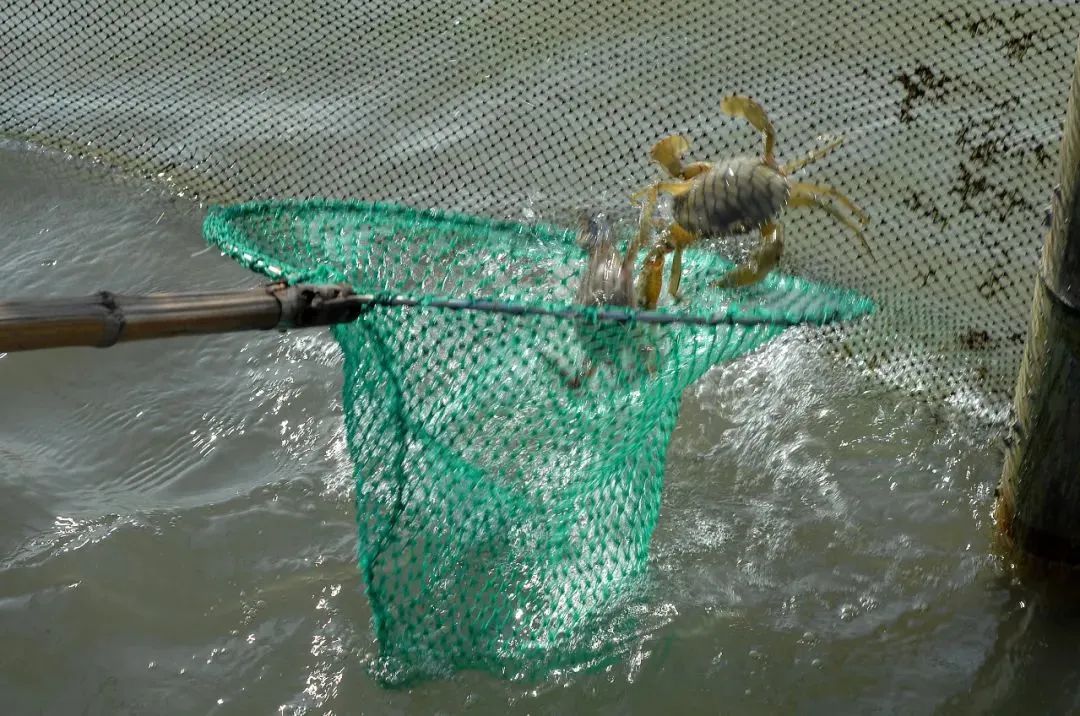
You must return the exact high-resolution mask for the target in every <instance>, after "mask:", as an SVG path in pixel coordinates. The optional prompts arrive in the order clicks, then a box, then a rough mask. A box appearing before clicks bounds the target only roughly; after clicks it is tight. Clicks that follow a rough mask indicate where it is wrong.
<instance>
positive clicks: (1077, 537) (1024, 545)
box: [995, 47, 1080, 565]
mask: <svg viewBox="0 0 1080 716" xmlns="http://www.w3.org/2000/svg"><path fill="white" fill-rule="evenodd" d="M1059 172H1060V176H1059V185H1058V188H1057V190H1055V192H1054V197H1053V200H1052V204H1051V206H1052V219H1051V226H1050V231H1049V233H1048V234H1047V236H1046V240H1045V244H1044V247H1043V255H1042V265H1041V267H1040V274H1039V278H1038V280H1037V281H1036V286H1035V296H1034V300H1033V302H1032V308H1031V325H1030V327H1029V329H1028V336H1027V343H1026V344H1025V346H1024V357H1023V362H1022V363H1021V367H1020V374H1019V378H1018V379H1017V383H1016V392H1015V395H1014V408H1015V421H1014V422H1013V425H1012V428H1011V431H1010V435H1009V437H1008V444H1009V449H1008V452H1007V454H1006V457H1005V465H1004V469H1003V470H1002V475H1001V482H1000V484H999V486H998V491H997V495H998V496H997V504H996V505H995V515H996V518H997V524H998V529H999V531H1000V533H1001V535H1002V536H1003V537H1004V538H1005V539H1006V541H1007V542H1008V543H1009V544H1011V545H1013V546H1015V547H1017V548H1019V549H1020V550H1022V551H1024V552H1027V553H1028V554H1031V555H1034V556H1036V557H1039V558H1042V559H1044V560H1049V561H1052V562H1064V563H1068V564H1073V565H1076V564H1080V47H1078V50H1077V56H1076V60H1075V64H1074V69H1073V81H1072V87H1071V88H1070V92H1069V104H1068V109H1067V111H1066V115H1065V126H1064V133H1063V137H1062V142H1061V163H1060V169H1059Z"/></svg>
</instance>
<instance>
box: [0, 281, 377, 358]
mask: <svg viewBox="0 0 1080 716" xmlns="http://www.w3.org/2000/svg"><path fill="white" fill-rule="evenodd" d="M348 297H349V294H348V289H347V287H343V286H334V285H313V284H298V285H294V286H288V285H286V284H284V283H275V284H270V285H268V286H263V287H261V288H256V289H250V290H245V291H229V292H180V293H155V294H146V295H121V294H116V293H112V292H110V291H99V292H98V293H96V294H94V295H92V296H85V297H77V298H52V299H44V300H36V301H4V302H0V352H5V353H6V352H13V351H27V350H37V349H42V348H65V347H77V346H85V347H96V348H107V347H109V346H113V345H116V344H117V343H122V342H128V341H138V340H148V339H153V338H172V337H176V336H189V335H200V334H212V333H228V332H233V331H247V330H271V329H277V330H287V329H290V328H305V327H308V326H325V325H330V324H332V323H346V322H349V321H354V320H356V318H357V317H359V315H360V314H361V313H362V312H363V311H364V310H367V308H369V307H370V306H368V305H366V304H363V303H360V302H356V301H350V300H345V299H347V298H348Z"/></svg>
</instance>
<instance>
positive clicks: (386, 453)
mask: <svg viewBox="0 0 1080 716" xmlns="http://www.w3.org/2000/svg"><path fill="white" fill-rule="evenodd" d="M630 233H632V229H631V231H630ZM205 234H206V237H207V239H208V240H209V241H210V242H211V243H212V244H213V245H215V246H218V247H220V248H221V249H222V250H223V251H224V252H225V253H227V254H228V255H230V256H232V257H234V258H236V259H237V260H238V261H241V262H242V263H244V264H246V265H247V266H250V267H252V268H254V269H256V270H258V271H260V272H262V273H264V274H266V275H267V276H270V277H275V278H285V279H287V280H289V281H290V282H301V281H320V282H321V281H328V282H334V283H336V282H347V283H349V284H350V285H351V286H353V287H354V288H355V289H356V290H357V291H358V292H361V293H364V294H373V295H376V296H385V297H390V296H394V295H410V296H417V297H422V299H423V300H424V301H426V302H430V301H433V300H439V299H451V298H460V297H463V296H475V297H478V298H498V299H500V300H502V301H506V302H508V303H510V304H512V305H513V306H515V307H518V308H521V309H525V308H528V309H537V311H542V310H550V311H553V312H554V311H556V310H559V309H567V308H572V309H573V310H574V311H575V312H576V314H577V315H576V317H572V318H568V317H565V316H557V315H545V314H543V313H539V312H537V313H530V314H528V315H524V314H523V315H512V314H507V313H489V312H481V311H476V310H449V309H446V308H432V307H429V306H426V305H420V306H414V307H400V306H393V307H390V306H379V307H376V308H373V309H372V310H371V311H370V312H369V313H367V314H365V315H364V316H363V317H361V319H360V320H359V321H357V322H356V323H354V324H349V325H342V326H336V327H335V328H334V329H333V331H334V335H335V337H336V338H337V340H338V342H339V344H340V345H341V347H342V352H343V354H344V357H345V388H344V405H345V423H346V428H347V435H348V442H349V449H350V455H351V458H352V460H353V463H354V465H355V470H356V478H357V521H358V524H359V527H360V540H359V545H360V547H359V562H360V569H361V572H362V574H363V577H364V581H365V585H366V587H367V594H368V597H369V599H370V601H371V606H372V612H373V614H374V619H375V630H376V635H377V637H378V639H379V648H380V655H381V659H380V661H379V663H378V664H377V665H376V674H377V675H378V676H379V677H380V678H383V679H385V680H387V681H390V682H401V681H405V680H408V679H410V678H413V677H417V676H425V675H426V676H430V675H435V674H446V673H449V671H450V670H452V669H453V668H463V667H476V668H487V669H495V670H499V671H502V672H504V673H508V674H528V675H536V674H539V673H542V672H543V670H544V669H546V668H549V667H555V666H565V665H571V664H572V665H578V666H580V665H581V664H583V663H589V662H596V661H598V660H600V661H602V660H603V659H605V658H610V657H611V655H612V654H617V653H619V652H620V650H621V647H622V646H624V644H623V643H622V642H623V641H624V640H625V639H628V638H630V636H631V635H632V634H633V633H634V631H633V630H632V628H631V625H630V622H629V621H628V620H629V619H630V617H631V615H632V609H631V607H633V606H634V604H635V599H636V598H638V597H640V595H641V591H640V587H641V586H642V584H643V582H642V578H643V577H644V576H645V568H646V565H647V556H648V545H649V540H650V537H651V535H652V531H653V527H654V526H655V524H656V519H657V516H658V514H659V509H660V497H661V487H662V477H663V468H664V462H665V452H666V449H667V443H668V439H669V437H670V436H671V431H672V429H673V428H674V426H675V420H676V416H677V414H678V410H679V403H680V400H681V397H682V393H683V391H684V390H685V389H686V387H687V386H689V385H690V384H691V383H692V382H694V381H695V380H697V379H698V378H700V377H701V376H702V375H703V374H704V373H705V371H706V370H708V369H709V368H710V367H711V366H713V365H714V364H716V363H718V362H720V361H724V360H731V359H734V358H736V357H738V356H740V355H743V354H745V353H746V352H748V351H751V350H753V349H754V348H756V347H758V346H759V345H761V344H762V343H763V342H764V341H766V340H768V339H770V338H772V337H774V336H776V335H778V334H779V333H780V332H781V331H783V330H784V329H785V328H787V327H789V326H791V325H794V324H797V323H803V322H805V323H817V324H822V323H826V322H829V321H834V320H846V319H853V318H857V317H860V316H864V315H866V314H868V313H869V312H871V311H872V310H873V306H872V305H871V304H870V302H869V301H868V300H866V299H865V298H863V297H861V296H858V295H856V294H854V293H852V292H849V291H843V290H839V289H835V288H830V287H827V286H821V285H816V284H811V283H809V282H807V281H804V280H802V279H798V278H792V277H787V276H780V275H773V276H770V277H769V278H768V279H767V280H765V281H764V282H762V283H761V284H759V285H756V286H754V287H751V288H749V289H745V290H739V291H709V292H703V293H702V294H700V295H697V296H695V297H694V299H693V300H692V302H691V303H690V305H689V307H688V308H686V309H684V311H683V314H684V315H686V316H694V317H697V318H702V319H710V320H724V319H729V320H730V321H731V322H730V323H726V324H719V325H696V324H687V323H679V324H648V325H647V324H643V323H637V322H629V323H628V322H613V321H608V322H599V321H597V320H596V319H595V315H593V314H591V313H590V311H589V309H588V307H585V306H575V304H574V301H575V295H576V293H577V288H578V285H579V282H580V281H581V280H582V277H583V269H584V267H585V265H586V263H587V262H586V260H585V256H584V253H583V251H582V249H581V248H580V246H579V245H578V243H577V237H576V235H575V233H574V232H572V231H568V230H565V229H563V230H560V229H557V228H554V227H548V226H544V225H539V224H532V225H529V226H525V225H522V224H518V223H515V222H508V221H501V222H490V221H484V220H481V219H477V218H474V217H469V216H460V215H453V214H446V213H441V212H432V211H415V210H411V209H408V208H404V207H395V206H388V205H373V204H368V203H358V202H330V201H323V200H314V201H307V202H295V201H293V202H255V203H250V204H245V205H241V206H235V207H225V208H218V209H214V210H213V211H211V212H210V214H209V215H208V217H207V219H206V223H205ZM619 238H622V239H623V240H622V242H621V243H625V239H626V238H627V237H619ZM731 265H732V264H731V263H730V262H728V261H725V260H723V259H722V258H720V257H719V256H718V255H717V254H714V253H707V252H702V253H696V254H695V255H692V256H690V257H688V261H687V262H686V272H687V276H688V278H693V277H698V278H700V277H701V276H705V275H709V276H717V275H721V274H722V273H723V272H724V271H725V270H727V269H728V268H730V267H731ZM590 365H593V366H595V367H596V370H595V372H594V373H593V374H592V376H591V378H590V379H588V380H579V381H578V382H577V383H575V380H576V379H581V378H582V377H583V376H584V375H586V374H587V373H586V372H587V368H588V366H590Z"/></svg>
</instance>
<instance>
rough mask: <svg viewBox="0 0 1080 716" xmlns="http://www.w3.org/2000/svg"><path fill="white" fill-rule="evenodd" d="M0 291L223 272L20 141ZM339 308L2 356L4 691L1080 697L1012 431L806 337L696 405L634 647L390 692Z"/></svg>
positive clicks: (1070, 621)
mask: <svg viewBox="0 0 1080 716" xmlns="http://www.w3.org/2000/svg"><path fill="white" fill-rule="evenodd" d="M0 215H2V216H3V217H4V222H3V226H2V228H0V267H3V271H4V275H5V279H6V280H5V284H4V288H3V296H4V297H37V296H45V295H71V294H83V293H87V292H91V291H94V290H97V289H100V288H108V289H111V290H114V291H121V292H122V291H132V292H137V291H148V290H178V289H216V288H228V287H244V286H251V285H256V284H258V283H259V282H260V279H259V277H257V276H255V275H253V274H251V273H249V272H247V271H245V270H243V269H241V268H240V267H238V266H236V265H235V264H233V263H232V262H231V261H229V260H226V259H223V258H221V257H220V256H218V255H217V254H215V253H214V252H210V251H206V250H205V246H204V244H203V243H202V240H201V237H200V222H201V218H202V213H201V210H199V209H198V208H197V207H195V206H193V205H191V204H188V203H186V202H185V201H184V200H177V199H170V198H168V197H166V196H162V195H161V194H160V193H159V192H157V191H156V190H153V189H146V188H142V187H139V186H133V185H130V184H119V183H116V182H106V181H102V180H100V179H92V178H91V177H89V176H88V175H87V174H86V173H85V172H75V171H73V170H72V167H71V166H70V165H69V163H67V162H65V161H63V160H59V159H56V158H53V157H49V156H44V155H40V154H33V153H27V152H23V151H18V150H17V149H16V148H13V147H12V146H4V147H3V148H2V150H0ZM340 371H341V369H340V355H339V352H338V349H337V347H336V345H335V344H334V343H333V342H332V340H331V339H330V337H329V335H328V334H327V333H326V332H325V331H321V330H320V331H310V332H297V333H292V334H288V335H278V334H260V333H250V334H235V335H228V336H213V337H200V338H182V339H173V340H169V341H156V342H147V343H141V344H130V345H122V346H117V347H114V348H110V349H108V350H95V349H64V350H53V351H42V352H35V353H24V354H9V355H6V356H3V357H0V386H2V389H3V396H4V408H3V410H0V465H2V468H3V469H2V470H0V634H2V635H3V640H4V649H3V650H2V652H0V694H2V695H3V700H4V703H5V711H6V712H7V713H72V712H87V713H129V712H130V713H148V712H150V713H269V712H273V711H278V712H282V713H433V712H439V713H456V712H460V711H469V712H474V713H576V712H585V711H587V712H598V713H628V712H632V713H657V712H661V711H665V712H666V711H672V712H676V713H686V712H695V713H697V712H707V713H776V712H805V713H824V712H835V711H841V712H849V713H865V712H868V711H886V712H892V711H903V712H905V713H927V712H933V711H935V710H938V709H941V710H945V711H949V712H954V711H985V710H987V709H990V710H996V711H1000V712H1008V711H1012V710H1015V709H1017V708H1020V707H1024V708H1027V709H1031V708H1032V707H1036V708H1037V709H1038V710H1041V711H1043V712H1062V711H1068V710H1070V709H1076V708H1078V707H1080V687H1078V686H1077V683H1080V682H1078V680H1077V676H1080V660H1077V659H1076V651H1075V643H1076V641H1077V638H1078V637H1080V619H1078V616H1077V614H1076V612H1075V611H1070V609H1069V608H1068V603H1070V602H1071V601H1072V600H1070V599H1063V598H1062V597H1061V596H1060V595H1059V596H1058V598H1057V600H1056V601H1050V600H1048V598H1047V597H1045V596H1041V595H1040V594H1038V593H1036V592H1034V591H1032V590H1030V589H1025V588H1022V587H1020V586H1017V585H1016V584H1015V583H1014V581H1013V580H1012V579H1010V578H1009V577H1008V575H1007V573H1006V571H1005V569H1004V567H1003V566H1002V565H1001V564H1000V562H999V561H998V560H997V559H996V558H995V557H994V556H993V555H992V554H991V551H990V546H989V545H990V537H991V522H990V519H989V510H990V505H991V500H992V493H993V488H994V485H995V483H996V480H997V477H998V474H999V469H1000V462H1001V457H1000V452H999V447H998V444H997V442H996V440H995V436H994V435H993V434H991V433H989V432H982V431H980V430H979V429H975V428H972V427H970V426H965V425H961V424H959V423H958V422H957V421H956V420H954V419H951V418H949V417H948V416H946V415H942V414H939V413H938V412H936V411H935V410H932V409H930V408H928V407H926V406H925V405H922V404H919V403H917V402H914V401H911V400H908V399H906V398H904V397H903V396H900V395H898V394H895V393H892V392H889V391H887V390H885V389H883V388H876V387H873V386H870V385H868V384H867V383H866V382H865V381H863V380H862V379H860V378H858V377H857V376H852V375H848V374H846V373H845V372H844V370H843V369H842V368H841V367H839V366H838V365H836V364H834V363H832V362H830V361H829V360H827V359H825V358H823V357H822V354H821V353H820V352H818V351H816V350H815V349H814V348H813V347H812V346H811V345H809V344H808V343H807V342H806V341H805V340H803V339H802V338H801V337H800V336H797V335H793V334H792V335H789V337H786V338H783V339H781V340H779V341H776V342H774V343H772V344H770V345H769V346H767V347H766V348H765V349H763V350H759V351H758V352H756V353H754V354H752V355H750V356H749V357H747V358H745V359H742V360H739V361H737V362H735V363H733V364H730V365H728V366H726V367H725V368H724V369H723V370H720V369H716V370H714V371H713V372H711V373H710V374H709V375H707V376H706V378H705V379H703V380H702V381H701V382H700V383H699V384H698V385H697V386H696V387H695V388H694V389H693V390H691V391H690V392H689V393H688V394H687V395H686V397H685V400H684V403H683V409H682V413H681V417H680V422H679V426H678V428H677V429H676V432H675V434H674V436H673V438H672V442H671V447H670V452H669V463H668V470H667V481H666V486H665V494H664V506H663V512H662V514H661V518H660V524H659V526H658V528H657V531H656V533H655V537H654V542H653V557H652V567H653V581H654V596H653V600H652V602H651V607H650V613H649V614H648V615H646V618H645V619H643V621H642V623H643V627H642V631H641V632H640V634H639V635H638V636H639V643H638V645H637V648H636V649H635V650H634V652H633V653H632V654H631V655H630V657H629V658H627V659H626V660H624V661H622V662H620V663H619V664H617V665H615V666H612V667H610V668H609V669H607V670H606V671H603V672H600V673H589V674H563V675H560V676H558V677H557V678H554V679H552V680H550V681H548V682H545V683H542V684H520V683H515V682H506V681H501V680H498V679H495V678H493V677H489V676H486V675H481V674H475V673H465V674H461V675H459V676H458V677H456V678H454V679H452V680H448V681H440V682H432V683H425V684H421V685H417V686H415V687H413V688H411V689H408V690H400V691H389V690H385V689H383V688H381V687H379V686H378V685H377V684H376V683H375V682H373V681H372V680H371V679H370V678H369V676H368V675H367V672H366V663H367V661H368V660H370V659H371V658H372V656H373V655H374V653H375V644H374V641H373V635H372V632H371V629H370V625H369V618H370V611H369V609H368V606H367V604H366V602H365V599H364V597H363V595H362V593H361V588H360V578H359V575H358V573H357V570H356V567H355V550H356V526H355V522H354V512H353V506H352V478H351V467H350V465H349V463H348V459H347V455H346V451H345V444H344V433H343V426H342V420H341V405H340V395H339V392H340V382H341V375H340Z"/></svg>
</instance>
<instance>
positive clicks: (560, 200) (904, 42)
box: [0, 0, 1080, 418]
mask: <svg viewBox="0 0 1080 716" xmlns="http://www.w3.org/2000/svg"><path fill="white" fill-rule="evenodd" d="M807 7H808V6H804V4H802V3H797V2H789V1H788V0H755V1H754V2H748V1H747V0H722V1H720V2H709V3H703V2H700V1H697V0H695V1H693V2H669V3H664V4H663V5H658V4H656V3H654V2H640V1H639V0H557V1H555V2H548V1H544V2H534V1H532V0H525V1H523V2H480V3H459V2H442V1H439V0H424V1H423V2H417V1H411V0H365V1H364V2H344V3H325V2H318V1H316V2H304V3H294V2H284V1H283V0H266V1H265V2H260V3H233V2H194V1H193V0H177V1H176V2H169V3H147V2H144V1H143V0H96V1H95V2H83V1H81V0H75V1H72V0H13V2H7V3H5V5H4V9H3V12H0V48H2V50H0V133H2V134H6V135H9V136H14V137H19V138H24V139H29V140H32V141H35V142H38V143H40V144H44V145H46V146H49V147H55V148H60V149H63V150H65V151H69V152H72V153H74V154H77V155H79V156H88V157H93V158H95V159H97V160H99V161H101V162H103V163H105V164H108V165H111V166H117V167H121V168H124V169H126V170H128V171H131V172H135V173H138V174H140V175H145V176H148V177H152V178H155V179H159V180H161V181H163V182H165V183H167V184H168V185H169V186H170V187H173V188H174V189H175V190H176V191H178V192H181V193H183V194H184V195H186V196H197V197H199V198H204V199H208V200H210V201H211V202H215V203H227V202H237V201H248V200H253V199H270V198H310V197H332V198H341V199H359V200H365V201H392V202H398V203H403V204H407V205H411V206H415V207H421V208H429V207H430V208H439V209H444V210H454V211H462V212H467V213H470V214H478V215H484V216H495V217H501V218H513V219H522V220H530V221H531V220H534V219H536V220H541V221H544V222H548V223H555V224H560V225H571V224H572V222H573V221H574V218H575V217H576V214H577V212H578V210H579V209H580V208H581V207H583V206H592V207H595V208H597V209H600V210H603V211H605V212H607V213H608V214H609V215H620V214H622V215H628V214H629V212H630V205H629V202H628V201H627V196H628V195H629V194H630V192H632V191H634V190H635V189H637V188H638V187H640V186H642V185H644V184H645V183H647V182H648V181H651V180H653V179H654V178H656V176H657V175H658V170H657V168H656V167H655V165H651V164H650V162H649V158H648V151H649V148H650V146H651V145H652V144H653V143H654V142H655V141H656V140H658V139H659V138H660V137H662V136H664V135H667V134H670V133H673V132H681V133H684V134H685V135H686V136H687V137H688V138H689V139H690V142H691V155H692V156H691V157H690V159H694V160H697V159H705V160H717V159H721V158H724V157H727V156H730V155H733V154H751V153H752V154H756V153H758V152H759V151H760V139H759V138H758V137H757V136H755V134H754V132H753V130H751V129H750V127H749V126H748V125H747V124H746V123H745V122H741V121H738V120H733V119H730V118H728V117H725V116H724V115H723V114H722V113H721V112H720V109H719V108H720V100H721V97H723V96H724V95H726V94H731V93H737V94H748V95H751V96H753V97H755V98H757V99H758V100H760V101H761V103H762V104H763V105H764V107H765V108H766V110H767V111H768V112H769V113H770V116H771V118H772V120H773V122H774V124H775V125H776V127H777V131H778V133H779V137H778V142H779V144H778V151H779V155H780V157H781V159H788V158H792V157H794V156H796V155H798V154H801V153H802V152H803V151H805V150H807V149H809V148H811V147H813V146H815V145H816V144H817V143H818V142H819V135H843V136H844V137H846V142H845V144H844V145H843V146H842V147H841V148H840V149H839V150H838V151H836V152H834V153H833V154H831V155H830V156H829V157H827V158H826V159H824V160H823V161H821V162H819V163H816V164H814V165H812V166H809V167H807V168H806V169H805V170H804V172H802V175H803V176H804V178H805V179H807V180H810V181H820V182H825V183H829V184H833V185H835V186H837V187H838V188H839V189H841V190H843V191H844V192H845V193H846V194H848V195H849V196H851V197H852V198H853V199H854V200H855V201H856V202H858V203H859V204H860V205H861V206H862V207H863V208H864V209H866V210H867V211H868V213H869V214H870V217H871V224H870V226H869V227H868V230H867V236H868V240H869V243H870V245H871V246H872V248H873V251H874V254H875V256H876V257H877V261H876V262H872V261H869V260H867V259H866V258H865V257H864V256H863V255H862V254H861V253H860V252H859V250H858V247H857V245H856V244H855V242H854V241H852V240H851V237H850V236H848V235H847V234H846V233H845V231H844V230H843V229H842V228H840V227H839V226H838V225H837V224H836V223H835V222H833V221H832V219H831V218H829V217H828V216H824V215H822V214H820V213H814V212H804V211H797V212H791V213H790V214H789V215H788V216H787V217H786V218H785V226H786V229H787V232H786V235H787V252H786V255H785V257H784V260H783V262H782V264H781V267H782V269H783V270H784V271H786V272H788V273H790V274H795V275H800V276H805V277H809V278H812V279H815V280H822V281H828V282H831V283H836V284H840V285H844V286H850V287H852V288H855V289H857V290H859V291H861V292H863V293H866V294H869V295H871V296H872V297H873V298H874V300H875V301H876V302H877V304H878V305H879V306H880V307H881V310H880V311H879V312H878V313H877V314H876V315H875V316H874V317H873V318H872V319H871V320H869V321H865V322H860V323H859V324H858V325H857V326H855V327H852V328H847V327H842V328H835V329H829V330H828V331H827V334H828V338H829V341H828V343H829V345H832V346H833V347H834V348H835V349H836V350H837V353H838V355H842V356H848V355H850V356H852V357H853V359H854V360H855V361H856V362H857V363H858V364H860V365H861V366H864V367H867V368H869V369H871V370H872V371H873V372H874V373H875V374H876V375H877V376H878V377H879V378H880V379H881V380H884V381H887V382H889V383H891V384H893V385H896V386H899V387H900V388H902V389H904V390H910V391H914V392H917V393H921V394H922V395H924V396H926V397H927V398H929V399H932V400H935V401H948V402H951V403H953V404H956V405H958V406H960V407H962V408H964V409H966V410H970V411H972V412H973V413H976V414H979V415H985V416H988V417H990V418H1000V417H1001V416H1002V415H1003V410H1004V408H1005V407H1006V406H1007V405H1008V404H1009V402H1010V399H1011V394H1012V386H1013V383H1014V380H1015V376H1016V371H1017V369H1018V365H1019V357H1020V353H1021V348H1022V343H1023V337H1024V335H1025V331H1026V327H1025V323H1026V320H1027V316H1028V305H1029V302H1030V298H1031V287H1032V281H1033V276H1034V273H1035V269H1036V265H1037V257H1038V251H1039V247H1040V245H1041V238H1042V234H1043V230H1044V227H1043V222H1044V220H1045V207H1046V206H1047V204H1048V203H1049V197H1050V192H1051V189H1052V185H1053V183H1054V181H1055V176H1054V170H1055V162H1056V158H1057V153H1058V144H1059V141H1060V127H1061V121H1062V119H1063V117H1064V107H1065V99H1066V93H1067V89H1068V85H1069V73H1070V71H1071V66H1072V56H1073V52H1074V49H1075V44H1076V39H1077V28H1078V27H1080V4H1078V3H1076V2H1075V1H1074V0H895V1H893V2H887V3H874V2H870V3H868V2H857V1H856V0H836V1H835V2H827V3H814V4H813V6H812V9H810V10H808V9H807ZM728 248H730V249H731V251H732V252H733V253H732V254H731V255H733V256H734V255H736V253H737V251H738V248H739V247H738V246H735V245H733V246H731V247H728Z"/></svg>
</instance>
